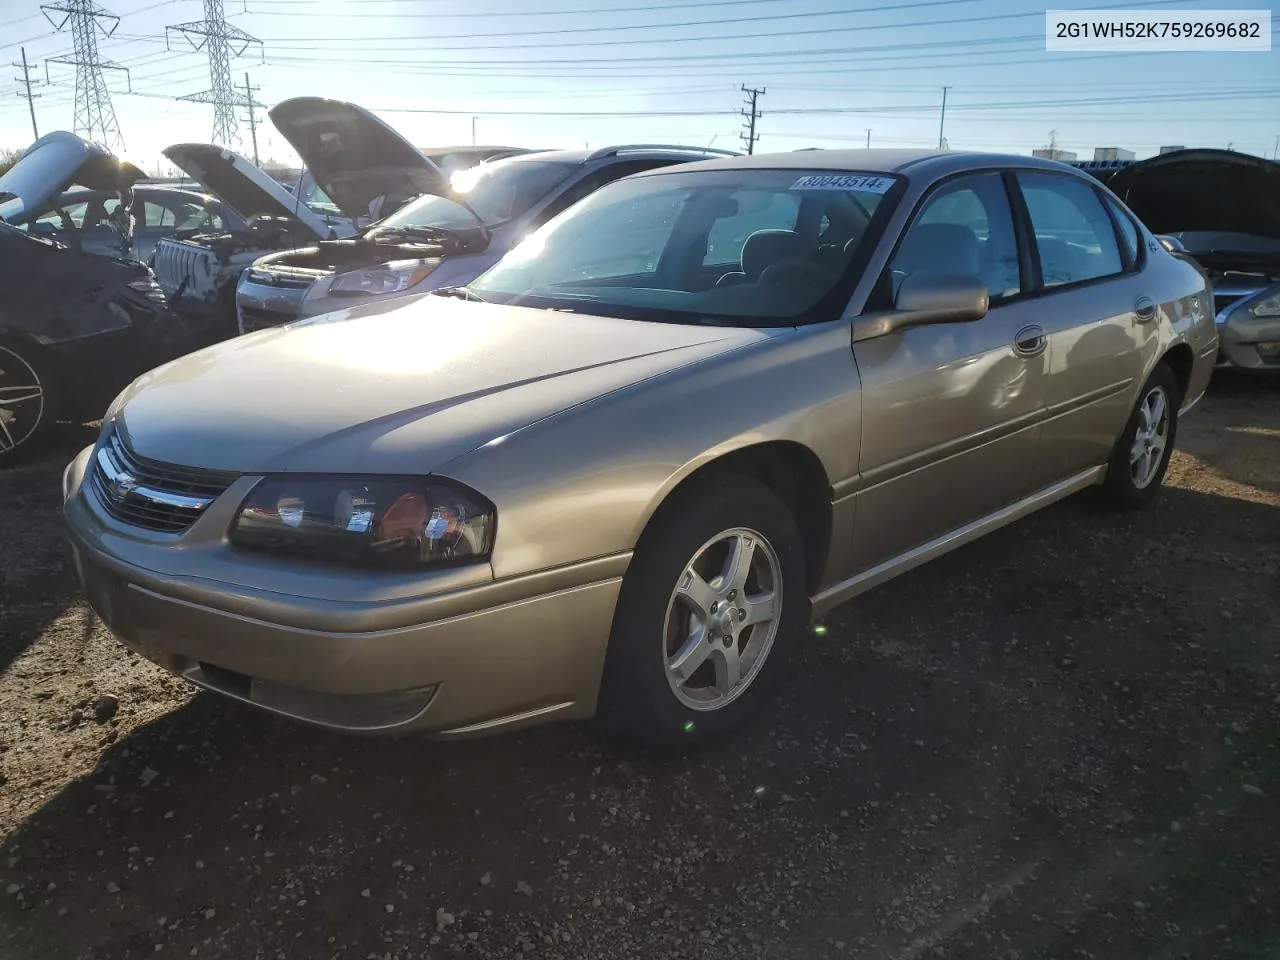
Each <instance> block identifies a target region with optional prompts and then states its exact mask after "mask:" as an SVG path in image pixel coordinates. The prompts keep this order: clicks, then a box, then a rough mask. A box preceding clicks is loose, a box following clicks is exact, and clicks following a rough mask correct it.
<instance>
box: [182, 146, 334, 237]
mask: <svg viewBox="0 0 1280 960" xmlns="http://www.w3.org/2000/svg"><path fill="white" fill-rule="evenodd" d="M162 152H163V153H164V155H165V156H166V157H167V158H168V159H169V161H170V162H171V163H173V164H174V166H176V167H178V168H179V169H181V170H182V171H183V173H185V174H187V175H188V176H190V177H192V178H194V179H195V180H196V181H197V182H198V183H200V184H201V185H202V186H203V187H204V189H206V190H208V191H209V192H210V193H211V194H213V195H214V196H215V197H217V198H218V199H219V200H221V201H222V202H223V203H225V204H226V205H227V206H228V207H230V208H231V209H232V210H233V211H235V213H236V214H238V215H239V217H240V219H241V220H246V221H247V220H250V219H252V218H253V217H258V216H266V217H282V218H284V219H286V220H290V221H292V222H294V223H299V224H302V225H303V226H305V227H306V228H307V229H308V230H310V231H311V232H312V233H314V234H315V235H316V237H318V238H319V239H326V238H330V237H332V236H333V235H334V231H335V228H338V227H339V225H338V224H329V223H328V222H326V220H325V219H324V217H322V216H320V215H319V214H318V213H316V212H315V211H314V210H312V209H311V208H310V207H308V206H307V205H306V204H301V203H298V202H297V201H296V200H295V198H294V196H293V194H291V193H289V191H288V190H286V189H285V188H284V187H282V186H281V185H280V184H279V183H277V182H276V181H275V180H274V179H273V178H272V177H271V175H270V174H268V173H267V172H266V171H265V170H263V169H262V168H261V167H257V166H254V165H253V164H252V163H250V162H249V161H248V160H247V159H245V158H244V157H242V156H240V155H239V154H238V153H232V152H231V151H230V150H227V149H224V148H223V147H219V146H215V145H214V144H212V143H175V144H174V145H173V146H171V147H165V148H164V150H163V151H162ZM342 232H343V233H350V232H351V230H350V229H347V230H344V231H342Z"/></svg>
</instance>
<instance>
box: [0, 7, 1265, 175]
mask: <svg viewBox="0 0 1280 960" xmlns="http://www.w3.org/2000/svg"><path fill="white" fill-rule="evenodd" d="M50 2H53V3H54V4H56V3H58V2H59V0H45V3H46V4H48V3H50ZM208 2H215V3H216V2H217V0H100V5H101V7H102V8H103V9H104V10H107V11H110V12H111V13H113V14H115V15H116V16H118V17H119V22H118V24H113V22H112V21H109V20H104V21H103V24H104V26H105V27H106V28H107V29H112V27H113V26H114V32H113V33H112V35H111V36H110V37H107V36H104V35H102V34H99V36H98V42H99V55H100V56H101V57H102V58H103V59H109V60H111V61H113V62H115V63H116V64H118V65H120V66H122V67H125V68H127V70H128V74H127V76H126V74H125V73H124V72H123V71H108V72H107V73H106V77H107V85H108V88H109V89H110V90H111V91H112V102H113V104H114V107H115V112H116V117H117V120H118V123H119V126H120V131H121V135H122V137H123V139H124V142H125V149H124V151H123V155H124V156H125V157H127V158H128V159H131V160H133V161H134V162H135V163H138V164H139V165H140V166H142V167H143V168H144V169H146V170H148V171H154V170H164V167H162V166H161V164H162V163H163V158H162V157H161V154H160V151H161V150H162V149H163V148H164V147H165V146H167V145H169V144H171V143H179V142H192V141H198V142H207V141H208V140H210V139H211V137H212V133H213V107H211V106H209V105H207V104H199V103H189V102H182V101H180V100H179V99H177V98H180V97H183V96H186V95H190V94H198V93H200V92H202V91H205V90H207V89H208V88H209V70H208V62H207V60H206V57H205V54H204V53H203V52H201V51H197V50H195V49H193V48H192V45H191V43H190V42H189V41H188V40H187V39H186V38H185V37H184V36H183V35H181V34H178V33H175V32H173V31H166V27H168V26H171V25H175V24H181V23H189V22H192V21H198V20H200V19H202V17H203V16H204V5H205V4H206V3H208ZM40 7H41V0H0V64H4V65H5V67H6V69H5V71H4V72H0V93H3V94H4V96H3V97H0V147H25V146H26V145H27V144H29V143H30V142H31V140H32V139H33V137H32V129H31V118H30V115H29V112H28V109H27V102H26V100H25V99H24V98H23V97H22V96H21V91H22V89H23V88H22V86H21V84H20V83H19V82H18V78H19V77H20V76H21V72H22V71H21V68H20V67H10V66H9V64H10V63H12V62H15V61H20V58H21V51H22V48H24V47H25V50H26V56H27V59H28V61H29V62H30V63H31V64H32V65H33V69H32V72H31V76H32V78H33V79H38V80H39V81H40V83H39V85H38V86H37V87H35V88H33V89H34V92H35V93H37V94H38V95H39V96H38V99H36V100H35V107H36V111H35V112H36V121H37V123H38V126H39V130H40V132H41V133H48V132H49V131H51V130H55V129H72V127H73V121H74V112H73V99H74V92H75V68H74V67H70V66H66V65H61V64H56V63H54V64H46V60H47V59H48V58H51V57H57V56H61V55H67V54H70V53H71V52H72V38H71V33H70V29H69V27H68V28H67V29H66V30H65V31H64V32H57V31H55V30H54V28H53V26H52V25H51V24H50V22H49V21H48V20H47V19H46V18H45V16H44V15H43V14H42V13H41V9H40ZM1070 7H1076V8H1081V9H1084V8H1105V7H1111V8H1142V9H1162V10H1168V11H1169V12H1170V13H1178V12H1183V11H1187V10H1196V9H1239V8H1244V7H1252V8H1258V9H1267V7H1266V6H1265V5H1259V4H1258V3H1257V2H1256V0H1255V2H1254V3H1249V2H1248V0H1225V2H1221V0H1184V2H1177V0H1173V2H1169V0H1165V2H1156V0H1139V2H1130V3H1125V2H1123V0H1119V2H1112V3H1109V4H1108V3H1102V2H1098V0H1092V2H1090V0H1083V2H1076V3H1069V2H1062V3H1055V4H1053V9H1063V8H1070ZM1045 9H1046V8H1045V6H1044V5H1043V4H1040V5H1037V4H1035V3H1030V2H1026V0H1002V2H1000V3H994V2H990V0H986V2H983V0H898V2H896V3H894V2H887V0H851V2H850V0H649V2H647V3H646V2H645V0H594V2H592V0H225V13H226V16H227V20H228V23H230V24H231V25H232V26H234V27H236V28H238V29H239V30H242V31H245V32H246V33H248V34H249V35H251V36H253V37H255V38H258V39H260V40H261V44H260V45H259V44H251V45H249V46H248V48H247V49H246V50H245V52H244V54H243V55H242V56H239V57H236V58H235V59H233V60H232V63H231V69H232V73H233V77H234V78H235V80H236V81H237V82H239V83H241V84H243V83H244V82H245V74H246V72H247V73H248V77H249V81H250V82H251V83H252V84H253V85H254V86H255V87H257V88H259V89H258V90H257V92H256V94H255V96H256V98H257V99H258V100H259V101H260V102H261V103H263V104H265V105H267V106H270V105H272V104H274V103H277V102H279V101H280V100H283V99H286V98H288V97H292V96H300V95H310V96H325V97H332V98H336V99H341V100H348V101H351V102H354V103H357V104H360V105H361V106H364V107H367V108H368V109H370V110H372V111H373V112H374V113H376V114H378V115H379V116H380V117H381V118H382V119H383V120H385V121H386V122H387V123H389V124H390V125H391V126H392V127H394V128H395V129H397V130H399V131H400V132H401V133H403V134H404V135H405V136H406V137H407V138H408V139H410V140H411V141H412V142H413V143H415V144H416V145H418V146H420V147H426V146H442V145H446V144H466V143H471V142H472V131H473V122H474V129H475V136H476V138H477V140H478V142H480V143H488V144H510V145H516V146H527V147H540V148H556V147H581V146H583V145H590V146H592V147H599V146H603V145H606V144H616V143H674V144H688V145H697V146H704V147H705V146H714V147H717V148H725V149H741V148H742V141H741V140H740V134H741V133H742V131H743V117H742V116H740V115H739V111H740V110H742V109H743V101H744V94H743V92H742V90H741V87H742V86H744V85H745V86H747V87H754V88H762V89H763V90H764V92H763V93H762V94H761V95H760V96H759V100H758V102H759V109H760V112H761V116H760V118H759V120H758V123H757V132H758V133H759V135H760V136H759V141H758V142H757V144H756V152H772V151H784V150H794V149H798V148H801V147H808V146H819V147H839V146H845V147H848V146H855V147H856V146H864V145H866V143H867V140H868V132H869V137H870V143H871V145H872V146H877V147H890V146H894V147H922V148H926V147H931V146H936V145H937V142H938V136H939V124H940V121H941V116H940V115H941V104H942V97H943V87H944V86H945V87H947V88H948V89H947V92H946V101H947V102H946V116H945V131H944V133H945V136H946V140H947V144H948V146H950V147H951V148H953V149H975V150H1005V151H1012V152H1015V153H1029V152H1030V151H1031V150H1032V148H1034V147H1042V146H1046V145H1048V144H1049V143H1050V141H1051V140H1052V141H1053V142H1054V143H1055V144H1056V145H1057V146H1058V147H1059V148H1061V149H1066V150H1073V151H1076V152H1077V153H1078V154H1079V156H1080V158H1081V159H1088V158H1091V157H1092V156H1093V149H1094V148H1095V147H1106V146H1118V147H1124V148H1127V149H1130V150H1133V151H1134V152H1135V153H1137V155H1138V156H1139V157H1142V156H1147V155H1151V154H1154V153H1156V152H1157V150H1158V148H1159V147H1160V146H1161V145H1165V144H1178V145H1185V146H1211V147H1228V146H1230V147H1231V148H1232V149H1235V150H1240V151H1244V152H1248V153H1254V154H1259V155H1264V156H1268V157H1269V156H1272V155H1273V153H1274V152H1276V147H1277V142H1278V141H1277V137H1280V45H1276V48H1275V49H1273V50H1272V51H1270V52H1258V53H1240V52H1237V53H1199V52H1192V53H1058V52H1054V53H1049V52H1046V51H1045V39H1044V33H1045V16H1044V15H1045ZM1271 10H1272V19H1273V28H1272V29H1273V37H1274V35H1275V34H1276V33H1277V32H1280V11H1277V10H1276V9H1275V7H1274V6H1272V7H1271ZM56 19H59V17H58V16H57V15H55V20H56ZM166 36H167V39H166ZM1273 45H1274V44H1273ZM46 77H47V81H48V82H46ZM238 113H240V114H243V113H244V111H243V110H240V111H238ZM473 117H474V118H475V120H474V121H473V119H472V118H473ZM240 134H241V136H242V142H241V143H239V144H235V145H234V146H235V147H236V148H237V149H239V150H240V152H242V153H245V154H246V155H252V148H251V146H250V145H249V131H248V127H247V124H241V130H240ZM259 155H260V157H261V159H262V160H263V161H266V160H267V159H268V158H273V159H276V160H279V161H284V162H290V163H294V162H296V157H295V155H294V154H293V153H292V151H291V150H290V149H289V146H288V144H287V143H286V142H285V140H284V138H283V137H281V136H280V134H279V133H278V132H276V131H275V130H274V128H272V127H271V125H270V123H269V121H268V122H267V123H266V124H265V125H264V126H263V127H260V128H259Z"/></svg>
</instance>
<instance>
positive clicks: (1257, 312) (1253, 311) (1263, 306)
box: [1249, 293, 1280, 320]
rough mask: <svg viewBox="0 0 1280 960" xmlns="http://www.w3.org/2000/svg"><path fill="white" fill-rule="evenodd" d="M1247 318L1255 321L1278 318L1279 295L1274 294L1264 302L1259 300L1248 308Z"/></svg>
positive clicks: (1279, 315) (1279, 309)
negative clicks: (1249, 317)
mask: <svg viewBox="0 0 1280 960" xmlns="http://www.w3.org/2000/svg"><path fill="white" fill-rule="evenodd" d="M1249 316H1251V317H1253V318H1254V319H1255V320H1270V319H1271V318H1272V317H1280V293H1274V294H1272V295H1271V296H1269V297H1267V298H1266V299H1265V300H1259V301H1258V302H1257V303H1255V304H1254V305H1253V306H1252V307H1250V308H1249Z"/></svg>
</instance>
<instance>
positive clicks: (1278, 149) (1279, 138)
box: [31, 114, 1280, 160]
mask: <svg viewBox="0 0 1280 960" xmlns="http://www.w3.org/2000/svg"><path fill="white" fill-rule="evenodd" d="M31 122H32V123H33V124H34V123H35V122H36V121H35V115H34V114H33V115H32V117H31ZM1277 153H1280V133H1278V134H1276V144H1275V146H1274V147H1272V148H1271V159H1272V160H1274V159H1275V158H1276V154H1277Z"/></svg>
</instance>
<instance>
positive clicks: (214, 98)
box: [165, 0, 262, 147]
mask: <svg viewBox="0 0 1280 960" xmlns="http://www.w3.org/2000/svg"><path fill="white" fill-rule="evenodd" d="M170 30H175V31H177V32H178V33H181V34H183V35H184V36H185V37H186V38H187V40H188V42H189V43H190V44H191V46H192V48H194V49H195V50H200V49H204V50H205V51H206V52H207V54H208V57H209V89H208V90H205V91H202V92H201V93H191V94H188V95H187V96H185V97H179V98H178V99H180V100H189V101H191V102H192V103H211V104H213V142H214V143H217V144H220V145H222V146H224V147H236V146H238V145H239V143H240V131H239V127H238V126H237V123H236V109H235V108H236V107H243V106H249V105H250V102H251V101H250V102H246V101H244V100H243V98H242V97H241V96H240V93H239V91H238V90H236V88H235V85H234V84H233V83H232V82H231V58H232V57H233V56H236V57H238V56H241V55H242V54H243V53H244V52H245V50H247V49H248V48H249V46H250V45H252V44H255V43H256V44H258V46H259V47H261V46H262V41H261V40H259V39H257V38H256V37H253V36H251V35H250V34H248V33H246V32H245V31H243V30H241V29H240V28H239V27H236V26H233V25H231V24H229V23H227V17H226V11H225V10H224V8H223V4H222V0H204V19H203V20H196V21H193V22H191V23H179V24H176V25H174V26H170V27H165V40H166V42H165V47H166V49H167V48H168V37H169V31H170ZM197 37H198V38H200V39H199V41H198V42H197V40H196V39H195V38H197Z"/></svg>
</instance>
